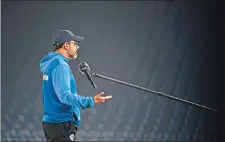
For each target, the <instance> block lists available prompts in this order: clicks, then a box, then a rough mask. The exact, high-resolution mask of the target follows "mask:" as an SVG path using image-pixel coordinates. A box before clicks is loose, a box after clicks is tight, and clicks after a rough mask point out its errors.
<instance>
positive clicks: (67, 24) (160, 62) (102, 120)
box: [1, 1, 222, 141]
mask: <svg viewBox="0 0 225 142" xmlns="http://www.w3.org/2000/svg"><path fill="white" fill-rule="evenodd" d="M217 9H218V3H213V2H211V3H209V2H208V3H200V2H187V1H186V2H157V1H145V2H144V1H143V2H135V1H132V2H128V1H127V2H125V1H123V2H87V1H85V2H81V1H78V2H72V1H71V2H59V1H58V2H25V1H24V2H3V3H2V101H1V105H2V106H1V107H2V115H1V116H2V119H1V120H2V124H1V133H2V140H44V135H43V131H42V125H41V117H42V102H41V97H42V94H41V74H40V71H39V61H40V60H41V58H42V57H43V56H44V55H46V54H47V53H48V52H49V51H51V50H52V47H51V43H52V36H53V34H55V32H57V31H58V30H60V29H69V30H72V31H73V32H74V33H75V34H77V35H81V36H84V37H85V41H84V42H83V43H82V44H81V49H80V53H79V57H78V59H77V60H75V61H71V62H70V65H71V67H72V69H73V72H74V76H75V78H76V81H77V88H78V92H79V94H81V95H84V96H94V95H95V94H96V93H98V92H100V91H104V92H105V94H107V95H108V94H109V95H112V96H113V97H114V99H113V100H112V101H110V102H108V103H106V104H103V105H99V106H97V107H96V108H94V109H87V110H82V116H81V117H82V125H81V126H80V128H79V132H78V134H77V139H78V140H164V141H167V140H173V141H174V140H177V141H181V140H183V141H187V140H190V141H193V140H198V141H220V140H221V134H222V132H221V124H222V117H221V115H217V114H215V113H213V112H210V111H207V110H204V109H200V108H196V107H193V106H190V105H186V104H183V103H180V102H177V101H173V100H169V99H167V98H163V97H159V96H156V95H154V94H151V93H147V92H143V91H140V90H137V89H133V88H129V87H126V86H122V85H119V84H115V83H112V82H109V81H106V80H102V79H98V78H95V79H94V81H95V82H96V84H97V86H98V89H97V90H94V89H93V88H92V86H91V85H90V84H89V82H88V81H87V80H86V79H85V77H84V76H82V75H81V74H80V73H79V71H78V70H77V65H78V64H79V63H80V62H83V61H85V62H87V63H88V64H89V65H90V67H91V70H92V71H93V72H96V73H99V74H102V75H105V76H109V77H113V78H116V79H119V80H123V81H126V82H129V83H132V84H136V85H140V86H143V87H146V88H150V89H154V90H156V91H160V92H164V93H168V94H170V95H173V96H176V97H179V98H183V99H187V100H190V101H193V102H197V103H199V104H203V105H207V106H210V107H213V108H216V109H218V110H220V111H221V108H222V80H221V75H222V66H221V64H222V48H221V46H222V44H221V43H222V40H221V37H220V36H221V26H222V24H221V21H220V19H221V17H220V15H221V14H220V13H219V11H218V10H217Z"/></svg>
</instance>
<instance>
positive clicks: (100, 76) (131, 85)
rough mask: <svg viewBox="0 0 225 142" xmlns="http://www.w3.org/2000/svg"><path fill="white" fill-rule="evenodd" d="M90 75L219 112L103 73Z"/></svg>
mask: <svg viewBox="0 0 225 142" xmlns="http://www.w3.org/2000/svg"><path fill="white" fill-rule="evenodd" d="M92 76H94V77H98V78H102V79H106V80H109V81H113V82H116V83H119V84H123V85H126V86H129V87H133V88H136V89H140V90H143V91H147V92H150V93H153V94H156V95H159V96H163V97H166V98H169V99H172V100H176V101H180V102H183V103H186V104H189V105H193V106H195V107H199V108H204V109H207V110H210V111H212V112H216V113H220V112H219V111H218V110H216V109H213V108H210V107H207V106H203V105H200V104H197V103H194V102H191V101H187V100H184V99H180V98H177V97H174V96H170V95H168V94H164V93H162V92H157V91H154V90H150V89H147V88H144V87H140V86H137V85H133V84H130V83H127V82H124V81H120V80H116V79H113V78H109V77H106V76H103V75H99V74H97V73H92Z"/></svg>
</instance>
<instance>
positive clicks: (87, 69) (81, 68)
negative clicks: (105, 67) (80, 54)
mask: <svg viewBox="0 0 225 142" xmlns="http://www.w3.org/2000/svg"><path fill="white" fill-rule="evenodd" d="M78 69H79V71H80V72H81V73H82V74H86V76H87V78H88V80H89V81H90V82H91V84H92V86H93V87H94V88H95V89H96V88H97V86H96V85H95V83H94V81H93V79H92V75H91V72H90V67H89V66H88V64H87V63H85V62H82V63H80V64H79V65H78Z"/></svg>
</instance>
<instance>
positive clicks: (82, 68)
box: [78, 62, 90, 74]
mask: <svg viewBox="0 0 225 142" xmlns="http://www.w3.org/2000/svg"><path fill="white" fill-rule="evenodd" d="M78 69H79V71H80V72H81V73H82V74H84V73H85V72H87V71H90V67H89V65H88V64H87V63H85V62H82V63H80V64H79V65H78Z"/></svg>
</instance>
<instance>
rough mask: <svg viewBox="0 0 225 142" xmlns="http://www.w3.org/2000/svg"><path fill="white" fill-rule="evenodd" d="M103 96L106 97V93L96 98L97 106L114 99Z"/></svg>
mask: <svg viewBox="0 0 225 142" xmlns="http://www.w3.org/2000/svg"><path fill="white" fill-rule="evenodd" d="M103 95H104V92H101V93H99V94H97V95H95V96H94V101H95V104H102V103H104V102H106V101H107V100H110V99H112V96H103Z"/></svg>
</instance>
